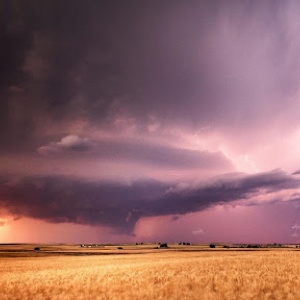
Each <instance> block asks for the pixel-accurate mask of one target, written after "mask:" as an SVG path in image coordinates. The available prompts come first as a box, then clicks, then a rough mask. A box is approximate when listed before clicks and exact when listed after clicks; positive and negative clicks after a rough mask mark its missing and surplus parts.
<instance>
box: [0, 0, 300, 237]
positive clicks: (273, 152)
mask: <svg viewBox="0 0 300 300" xmlns="http://www.w3.org/2000/svg"><path fill="white" fill-rule="evenodd" d="M299 13H300V4H299V3H298V2H297V1H293V0H288V1H284V2H283V1H264V2H262V1H242V2H241V1H208V0H207V1H206V0H203V1H201V0H200V1H185V2H181V1H136V0H130V1H126V3H124V2H123V1H117V0H113V1H92V0H90V1H75V2H74V1H69V0H67V1H56V0H55V1H48V0H45V1H43V3H41V2H40V1H36V0H25V1H21V0H17V1H6V0H0V20H1V21H0V41H1V49H0V98H1V101H0V182H1V185H0V217H1V220H4V221H1V222H4V223H5V224H6V225H5V226H9V222H17V221H7V220H10V218H17V219H19V218H23V217H24V218H30V219H35V220H43V221H46V222H49V223H57V224H61V226H64V224H65V223H74V224H80V225H82V226H83V225H91V226H94V227H97V226H98V227H101V228H102V227H103V228H107V230H108V231H107V232H110V231H109V230H111V229H113V232H115V234H116V235H117V234H120V233H122V234H127V235H128V236H130V235H132V234H133V233H135V232H136V227H137V224H139V226H142V225H141V224H143V220H146V219H147V220H148V219H149V218H153V220H154V219H155V218H163V217H164V216H171V217H172V216H173V218H176V222H180V220H181V216H184V215H188V214H193V213H197V212H199V211H206V210H207V209H210V208H214V207H217V206H218V207H219V206H222V205H224V206H225V205H232V207H233V208H234V207H235V205H239V206H240V205H241V206H243V207H245V209H247V207H248V209H249V211H250V208H249V207H252V206H255V207H257V216H258V215H259V214H262V213H263V212H265V210H264V209H263V207H264V205H265V203H269V204H270V205H273V207H274V209H275V208H276V207H277V206H276V205H281V204H278V203H289V205H291V206H293V207H295V210H298V209H299V195H300V194H299V191H298V189H299V179H298V176H299V175H298V174H299V171H297V170H299V168H300V155H299V154H300V122H299V120H300V116H299V111H300V98H299V97H300V91H299V86H300V85H299V83H300V71H299V70H300V68H299V67H300V66H299V64H300V60H299V51H300V35H299V32H300V22H299V18H298V16H299ZM290 174H293V175H290ZM237 203H238V204H237ZM199 218H200V217H199ZM222 218H223V219H224V220H225V219H226V212H224V215H223V216H221V217H220V220H221V219H222ZM280 218H281V219H280V221H276V220H275V219H272V220H271V219H268V216H267V215H266V216H265V223H266V224H267V223H268V222H271V223H272V224H273V225H274V228H276V224H279V223H280V224H284V226H285V227H286V228H291V229H290V230H291V232H290V236H289V237H288V241H289V242H292V241H297V239H298V233H297V232H298V227H297V226H298V225H297V224H299V223H300V219H299V218H298V217H297V216H296V215H295V214H293V215H292V214H291V213H290V210H286V211H285V212H284V213H283V215H282V216H281V217H280ZM198 221H199V222H200V223H197V224H196V223H195V224H194V223H193V224H191V225H189V226H190V227H188V225H186V224H184V223H182V227H183V229H182V230H183V231H184V230H186V232H196V231H197V230H198V229H199V228H200V229H201V230H202V228H204V229H203V234H202V231H201V232H200V231H199V233H195V234H194V236H204V235H205V234H207V233H208V232H212V231H213V229H211V231H209V230H208V229H207V228H206V227H205V224H201V218H200V219H199V220H198ZM195 222H196V221H195ZM203 222H206V224H208V223H207V221H204V219H203ZM217 222H218V221H216V225H215V228H217V227H218V223H217ZM232 222H233V221H232ZM276 222H277V223H276ZM4 223H3V224H4ZM146 223H147V222H145V223H144V224H146ZM1 224H2V223H1ZM7 224H8V225H7ZM232 224H233V223H232ZM295 224H296V225H295ZM144 226H146V225H144ZM184 226H186V227H184ZM207 226H208V225H207ZM234 226H235V227H237V228H238V226H239V224H238V223H234ZM293 226H294V227H293ZM195 228H196V229H195ZM197 228H198V229H197ZM140 229H141V228H140V227H139V230H140ZM144 229H145V231H146V229H147V228H144ZM103 230H105V229H103ZM214 230H215V231H217V229H214ZM274 232H275V229H274ZM156 233H157V232H154V233H153V236H151V238H152V239H155V236H156ZM200 233H201V234H200ZM112 234H113V233H112ZM228 234H229V235H230V233H228ZM232 234H235V233H234V232H232ZM33 236H34V231H33ZM237 236H238V235H237ZM207 238H208V239H209V237H207ZM249 238H250V237H249ZM274 238H276V233H274ZM278 238H282V237H281V236H280V237H279V236H278ZM11 239H12V240H13V234H12V237H11ZM100 239H101V237H100ZM108 239H109V238H108ZM175 239H176V233H174V240H175ZM208 241H209V240H208Z"/></svg>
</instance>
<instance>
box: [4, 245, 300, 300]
mask: <svg viewBox="0 0 300 300" xmlns="http://www.w3.org/2000/svg"><path fill="white" fill-rule="evenodd" d="M72 249H73V248H72ZM72 249H71V250H72ZM71 250H70V249H69V251H71ZM140 250H141V251H138V252H136V253H135V252H134V250H131V254H130V251H129V250H128V249H127V251H126V249H125V250H124V253H122V251H123V250H122V251H121V252H119V253H117V252H116V253H114V252H112V253H108V252H103V253H100V252H101V251H100V252H99V253H98V254H99V255H73V252H72V253H71V255H61V253H60V255H54V254H55V253H54V252H52V253H49V255H40V254H37V253H35V252H28V251H27V252H24V253H23V252H18V255H12V254H10V253H8V252H7V253H6V254H3V253H2V254H1V256H0V274H1V275H0V293H1V294H0V299H107V300H108V299H116V300H117V299H118V300H119V299H128V300H129V299H143V300H148V299H178V300H179V299H180V300H183V299H197V300H199V299H204V300H206V299H207V300H208V299H222V300H223V299H256V300H257V299H286V300H289V299H290V300H295V299H296V300H297V299H300V276H299V275H300V252H299V251H296V250H290V249H287V250H283V249H281V250H267V251H259V250H258V251H231V250H228V251H225V250H224V251H218V250H216V251H215V249H214V250H211V251H208V250H206V251H201V250H199V251H177V250H178V249H175V250H173V251H172V250H161V249H159V250H153V251H152V252H151V251H149V250H148V251H147V249H144V252H143V249H140ZM72 251H74V249H73V250H72ZM92 251H93V250H92ZM22 253H23V254H22ZM78 254H86V253H80V251H79V250H78ZM104 254H105V255H104Z"/></svg>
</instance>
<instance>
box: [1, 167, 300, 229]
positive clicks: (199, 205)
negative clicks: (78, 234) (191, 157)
mask: <svg viewBox="0 0 300 300" xmlns="http://www.w3.org/2000/svg"><path fill="white" fill-rule="evenodd" d="M299 187H300V179H299V178H298V177H295V176H291V175H288V174H286V173H284V172H282V171H280V170H275V171H271V172H268V173H262V174H257V175H247V174H231V175H230V174H229V175H223V176H222V177H220V178H212V179H211V180H210V181H209V182H206V183H203V182H202V183H197V184H195V183H194V184H193V185H192V184H179V185H170V184H167V183H162V182H158V181H151V180H150V181H149V180H148V181H137V182H133V183H131V184H120V183H119V184H117V183H115V182H114V183H110V182H105V183H103V182H91V181H86V180H82V179H79V178H70V177H69V178H65V177H39V178H35V177H28V178H19V179H16V178H11V179H9V180H8V179H4V178H1V187H0V199H1V200H0V204H1V207H2V208H5V209H6V210H8V211H9V213H11V214H12V215H14V216H16V217H31V218H35V219H42V220H46V221H49V222H52V223H64V222H71V223H76V224H86V225H103V226H108V227H111V228H114V229H115V230H116V232H118V233H126V234H132V233H133V231H134V226H135V224H136V222H137V221H138V220H139V219H140V218H142V217H148V216H152V217H153V216H163V215H184V214H188V213H193V212H197V211H200V210H204V209H206V208H208V207H210V206H212V205H216V204H230V203H231V202H233V201H235V200H244V201H246V200H249V199H250V200H251V198H252V197H254V196H256V195H258V194H260V193H266V194H268V193H274V192H278V191H284V190H297V188H299ZM273 200H274V201H279V199H277V198H276V196H274V199H273ZM256 204H257V203H256Z"/></svg>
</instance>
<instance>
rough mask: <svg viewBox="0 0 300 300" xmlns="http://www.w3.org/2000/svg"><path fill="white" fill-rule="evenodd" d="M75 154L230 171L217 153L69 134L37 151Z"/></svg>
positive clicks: (228, 164)
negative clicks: (92, 139) (94, 138)
mask: <svg viewBox="0 0 300 300" xmlns="http://www.w3.org/2000/svg"><path fill="white" fill-rule="evenodd" d="M78 151H79V152H81V153H80V155H81V157H82V158H83V157H88V156H90V155H92V157H94V158H101V159H106V160H107V159H108V160H114V161H119V160H129V161H135V162H142V163H148V164H151V165H152V166H169V167H172V168H178V167H181V168H200V169H203V170H214V169H219V170H233V166H232V164H231V162H230V161H229V160H228V159H227V158H226V157H225V156H224V155H223V154H222V153H220V152H209V151H199V150H188V149H180V148H176V147H170V146H166V145H159V144H155V143H145V142H142V141H136V140H131V141H130V140H121V139H119V140H99V141H90V140H89V139H88V138H84V137H79V136H76V135H71V136H66V137H64V138H62V139H61V140H60V141H59V142H51V143H49V144H47V145H45V146H42V147H39V149H38V152H39V153H40V154H41V155H60V157H64V156H65V155H70V154H72V152H73V153H74V152H78ZM84 152H85V153H84Z"/></svg>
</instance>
